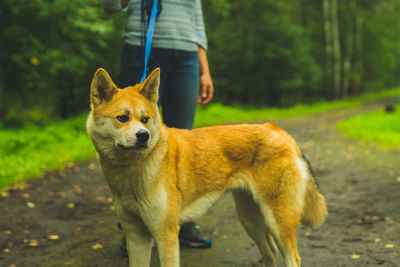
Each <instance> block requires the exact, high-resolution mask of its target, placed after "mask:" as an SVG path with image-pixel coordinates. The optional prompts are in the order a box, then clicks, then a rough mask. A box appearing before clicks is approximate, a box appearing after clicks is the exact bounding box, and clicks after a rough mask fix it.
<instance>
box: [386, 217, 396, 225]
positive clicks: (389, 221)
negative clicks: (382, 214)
mask: <svg viewBox="0 0 400 267" xmlns="http://www.w3.org/2000/svg"><path fill="white" fill-rule="evenodd" d="M385 221H386V222H387V223H388V224H393V223H394V221H393V220H392V219H391V218H389V217H386V218H385Z"/></svg>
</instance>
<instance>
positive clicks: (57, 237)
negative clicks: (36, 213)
mask: <svg viewBox="0 0 400 267" xmlns="http://www.w3.org/2000/svg"><path fill="white" fill-rule="evenodd" d="M47 238H48V239H50V240H57V239H60V237H59V236H58V235H48V236H47Z"/></svg>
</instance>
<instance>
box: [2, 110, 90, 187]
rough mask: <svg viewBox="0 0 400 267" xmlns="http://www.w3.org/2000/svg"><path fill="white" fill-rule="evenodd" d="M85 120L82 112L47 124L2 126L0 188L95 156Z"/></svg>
mask: <svg viewBox="0 0 400 267" xmlns="http://www.w3.org/2000/svg"><path fill="white" fill-rule="evenodd" d="M85 120H86V116H80V117H77V118H74V119H69V120H66V121H53V122H51V123H49V124H48V125H46V126H44V127H38V126H35V125H28V126H26V127H24V128H22V129H7V130H0V188H3V187H5V186H9V185H11V184H15V183H17V182H21V181H23V180H26V179H27V178H30V177H35V176H39V175H40V174H42V173H43V172H44V171H47V170H50V169H60V168H63V167H64V166H65V165H66V164H67V163H70V162H71V163H73V162H76V161H83V160H86V159H89V158H90V157H92V156H93V155H94V153H95V151H94V148H93V145H92V143H91V141H90V139H89V138H88V135H87V133H86V128H85Z"/></svg>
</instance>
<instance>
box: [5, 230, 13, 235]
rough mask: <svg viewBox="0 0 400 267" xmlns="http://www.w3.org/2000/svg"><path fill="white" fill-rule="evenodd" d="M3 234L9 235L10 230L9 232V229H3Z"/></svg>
mask: <svg viewBox="0 0 400 267" xmlns="http://www.w3.org/2000/svg"><path fill="white" fill-rule="evenodd" d="M4 234H6V235H11V234H12V232H11V230H5V231H4Z"/></svg>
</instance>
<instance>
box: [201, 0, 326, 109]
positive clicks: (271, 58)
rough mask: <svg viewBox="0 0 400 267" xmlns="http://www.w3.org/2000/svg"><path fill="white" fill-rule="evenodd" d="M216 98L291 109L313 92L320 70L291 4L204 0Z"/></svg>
mask: <svg viewBox="0 0 400 267" xmlns="http://www.w3.org/2000/svg"><path fill="white" fill-rule="evenodd" d="M203 2H204V6H205V10H206V12H205V14H206V21H207V26H208V27H207V29H208V38H209V44H210V45H209V46H210V51H209V61H210V65H211V68H212V71H213V76H214V77H215V85H216V88H217V91H216V98H217V100H219V101H221V102H223V103H234V102H240V103H247V104H249V103H251V104H255V105H261V104H268V105H273V106H279V105H289V104H294V103H296V102H297V101H298V100H299V99H304V97H303V96H304V95H305V91H309V90H311V91H313V90H316V89H317V87H318V85H319V81H320V78H321V70H320V67H319V66H318V65H317V64H316V62H315V60H314V58H313V57H312V56H311V55H310V48H311V40H310V38H308V36H307V35H306V34H305V32H304V29H303V27H302V26H301V24H299V22H298V21H297V20H296V18H295V17H294V16H293V14H294V10H293V7H292V5H291V1H287V0H285V1H266V0H264V1H258V0H249V1H227V0H223V1H211V0H209V1H203Z"/></svg>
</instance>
